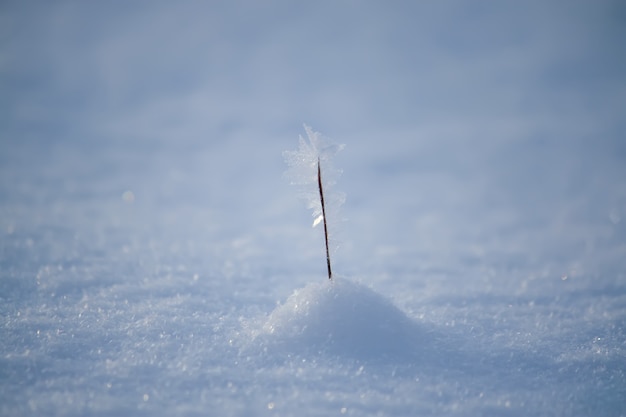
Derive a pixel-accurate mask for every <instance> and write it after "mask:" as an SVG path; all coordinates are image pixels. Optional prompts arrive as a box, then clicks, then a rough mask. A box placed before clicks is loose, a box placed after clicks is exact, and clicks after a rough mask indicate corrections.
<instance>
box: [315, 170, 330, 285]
mask: <svg viewBox="0 0 626 417" xmlns="http://www.w3.org/2000/svg"><path fill="white" fill-rule="evenodd" d="M317 185H318V187H319V189H320V201H321V202H322V220H324V241H325V242H326V266H327V267H328V279H333V272H332V270H331V269H330V251H329V250H328V226H327V225H326V206H325V205H324V190H323V188H322V169H321V168H320V159H319V158H317Z"/></svg>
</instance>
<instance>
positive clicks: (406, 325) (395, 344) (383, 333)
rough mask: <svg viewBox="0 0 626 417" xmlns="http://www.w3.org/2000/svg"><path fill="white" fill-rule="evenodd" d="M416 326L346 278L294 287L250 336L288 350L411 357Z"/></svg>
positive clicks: (380, 357) (416, 337)
mask: <svg viewBox="0 0 626 417" xmlns="http://www.w3.org/2000/svg"><path fill="white" fill-rule="evenodd" d="M420 333H421V331H420V328H419V326H418V325H417V323H415V322H413V321H412V320H411V319H409V318H408V317H407V316H406V315H405V314H404V313H403V312H402V311H401V310H399V309H398V308H397V307H395V306H394V305H393V304H392V303H391V302H390V301H389V300H387V299H385V298H384V297H383V296H381V295H380V294H378V293H376V292H374V291H373V290H371V289H369V288H367V287H366V286H364V285H362V284H358V283H355V282H352V281H349V280H347V279H342V278H339V279H335V280H333V281H329V282H322V283H313V284H309V285H307V286H306V287H304V288H302V289H300V290H297V291H295V292H294V293H293V294H292V295H291V296H290V297H289V298H288V299H287V301H286V302H285V303H284V304H282V305H280V306H278V307H277V308H276V309H275V310H274V311H273V312H272V313H271V314H270V315H269V317H268V318H267V320H266V321H265V323H263V324H262V325H261V328H260V330H259V332H258V334H257V335H256V337H255V338H254V340H256V341H257V342H262V345H263V346H264V348H268V347H270V348H272V349H273V351H278V352H285V353H288V354H299V353H330V354H334V355H339V356H342V357H350V358H354V359H361V360H364V359H365V360H371V361H385V360H394V359H407V358H410V357H413V355H414V354H415V348H416V346H417V342H418V341H419V339H420Z"/></svg>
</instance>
